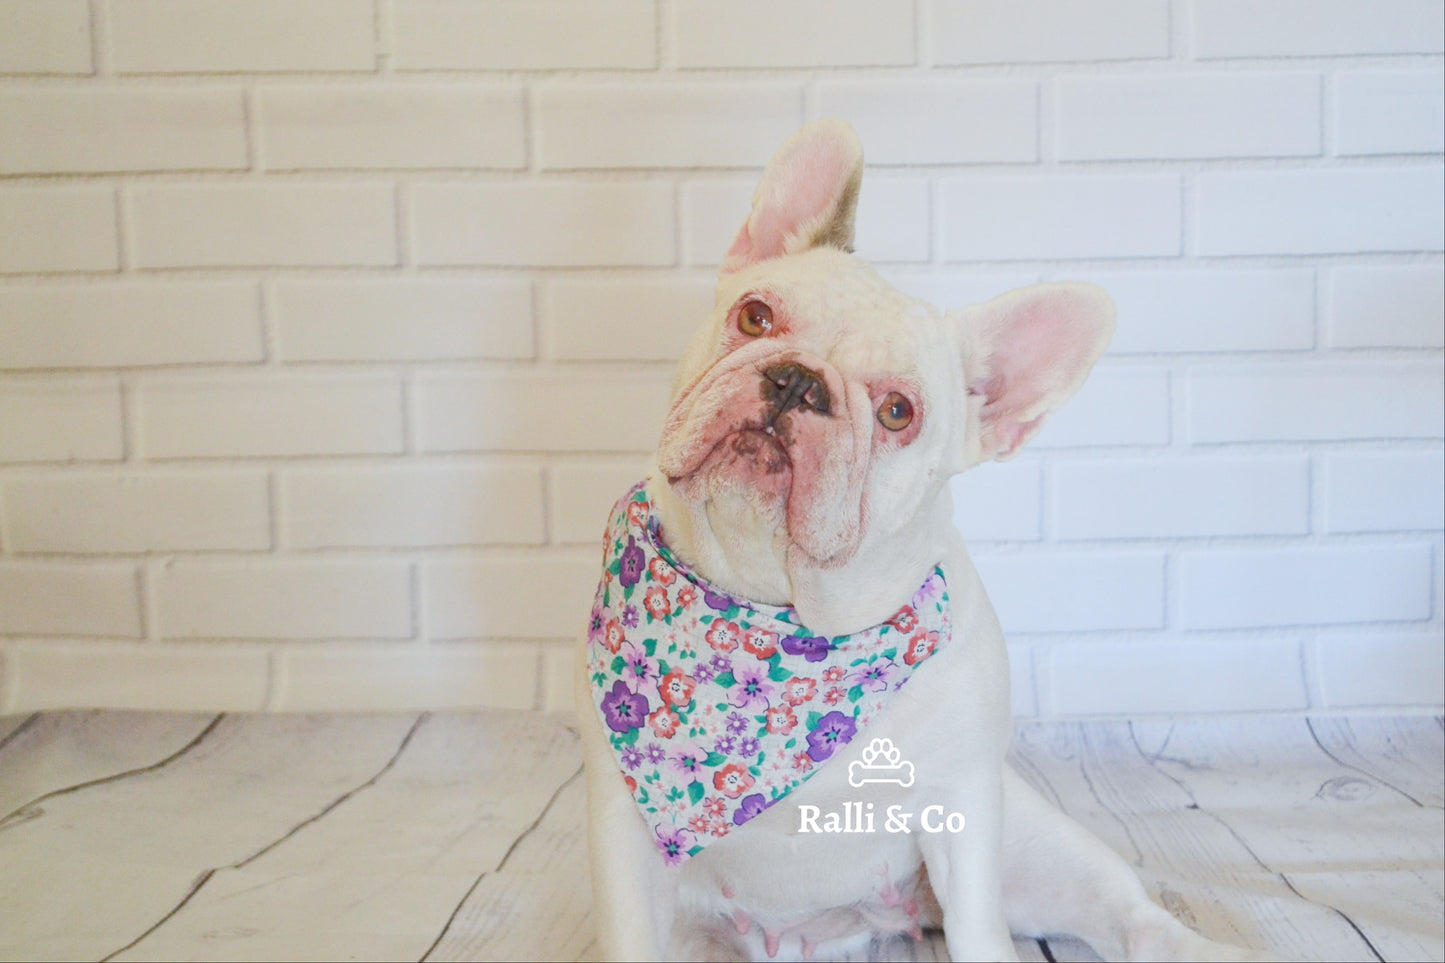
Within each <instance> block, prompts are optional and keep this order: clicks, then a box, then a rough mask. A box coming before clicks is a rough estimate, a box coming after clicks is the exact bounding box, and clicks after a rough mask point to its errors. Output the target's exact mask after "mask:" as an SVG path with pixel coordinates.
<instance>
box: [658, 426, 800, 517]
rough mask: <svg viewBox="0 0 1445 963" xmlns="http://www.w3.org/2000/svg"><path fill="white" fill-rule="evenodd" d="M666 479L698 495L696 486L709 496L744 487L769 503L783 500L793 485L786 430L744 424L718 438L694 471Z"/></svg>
mask: <svg viewBox="0 0 1445 963" xmlns="http://www.w3.org/2000/svg"><path fill="white" fill-rule="evenodd" d="M668 481H670V482H671V483H672V484H673V485H674V487H678V486H681V487H683V488H692V489H693V493H694V494H699V495H700V494H704V492H702V491H698V490H697V486H701V487H703V488H705V489H706V494H708V495H716V494H721V493H722V492H734V493H736V492H739V491H743V490H746V491H748V492H750V493H751V494H753V495H754V496H761V497H762V498H763V499H765V500H767V501H769V502H777V503H785V502H786V501H787V498H788V494H789V492H790V490H791V489H792V485H793V460H792V457H791V456H790V455H789V454H788V447H787V436H786V430H785V428H780V427H779V426H773V427H760V426H757V425H751V424H748V425H743V426H741V427H739V428H737V429H736V430H734V431H731V432H729V433H728V434H726V435H724V436H723V437H722V438H720V439H719V440H718V442H717V444H715V445H714V446H713V447H712V450H711V451H710V452H708V453H707V454H706V455H705V456H703V459H702V461H701V462H700V463H699V464H698V465H697V467H696V468H695V469H694V470H693V471H691V472H689V473H688V474H686V475H684V476H682V477H677V478H669V479H668ZM777 507H781V504H779V505H778V506H777Z"/></svg>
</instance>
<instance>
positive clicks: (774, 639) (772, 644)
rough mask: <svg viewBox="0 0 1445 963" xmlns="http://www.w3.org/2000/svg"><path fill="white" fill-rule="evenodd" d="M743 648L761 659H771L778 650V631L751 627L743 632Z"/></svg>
mask: <svg viewBox="0 0 1445 963" xmlns="http://www.w3.org/2000/svg"><path fill="white" fill-rule="evenodd" d="M743 648H744V649H746V650H747V651H748V652H750V653H751V654H752V655H754V656H756V657H757V658H759V659H764V660H766V659H771V658H772V657H773V654H774V653H775V652H777V651H778V633H776V632H769V631H768V630H767V629H758V628H749V629H748V630H747V631H746V632H744V633H743Z"/></svg>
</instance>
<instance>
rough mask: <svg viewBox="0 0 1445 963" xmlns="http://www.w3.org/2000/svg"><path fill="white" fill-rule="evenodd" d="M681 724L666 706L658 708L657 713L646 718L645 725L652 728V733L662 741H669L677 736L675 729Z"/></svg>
mask: <svg viewBox="0 0 1445 963" xmlns="http://www.w3.org/2000/svg"><path fill="white" fill-rule="evenodd" d="M681 722H682V720H681V719H679V718H678V717H677V715H676V713H674V712H673V711H672V710H671V709H669V708H668V707H667V706H658V707H657V711H656V712H654V713H653V714H652V715H650V716H648V717H647V724H648V725H650V726H652V731H653V732H655V733H657V735H658V737H659V738H662V739H671V738H672V737H673V736H675V735H677V727H678V725H679V724H680V723H681Z"/></svg>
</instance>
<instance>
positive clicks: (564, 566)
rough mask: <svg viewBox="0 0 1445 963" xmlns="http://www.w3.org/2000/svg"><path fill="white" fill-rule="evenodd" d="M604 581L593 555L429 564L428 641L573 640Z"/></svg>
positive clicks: (425, 574)
mask: <svg viewBox="0 0 1445 963" xmlns="http://www.w3.org/2000/svg"><path fill="white" fill-rule="evenodd" d="M599 541H600V540H599ZM601 574H602V568H601V562H600V557H596V556H595V553H592V552H588V553H586V556H585V558H584V557H581V556H577V555H576V554H571V555H548V556H546V557H521V558H487V559H458V560H447V561H433V562H427V563H425V564H424V565H423V567H422V587H423V588H422V618H423V619H424V621H425V624H426V627H427V633H428V635H429V636H430V637H431V638H433V639H471V638H514V639H523V638H526V639H544V638H554V639H575V638H579V637H580V636H581V635H582V633H583V632H584V631H586V629H587V613H588V612H589V611H590V610H591V607H592V596H593V595H594V594H595V593H596V591H597V579H598V578H599V577H600V576H601Z"/></svg>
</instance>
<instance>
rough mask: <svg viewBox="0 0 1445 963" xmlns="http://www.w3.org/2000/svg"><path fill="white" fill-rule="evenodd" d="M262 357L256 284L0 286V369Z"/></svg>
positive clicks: (259, 358) (238, 360)
mask: <svg viewBox="0 0 1445 963" xmlns="http://www.w3.org/2000/svg"><path fill="white" fill-rule="evenodd" d="M264 358H265V346H264V344H263V342H262V334H261V316H260V300H259V297H258V292H257V288H256V285H254V284H250V283H246V282H230V281H224V282H209V281H203V282H192V281H167V282H165V283H163V284H161V283H138V284H137V283H127V284H86V285H67V286H61V285H40V286H27V287H11V288H0V367H5V368H118V367H132V366H139V365H163V364H205V363H226V362H231V363H246V362H259V361H262V360H264Z"/></svg>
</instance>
